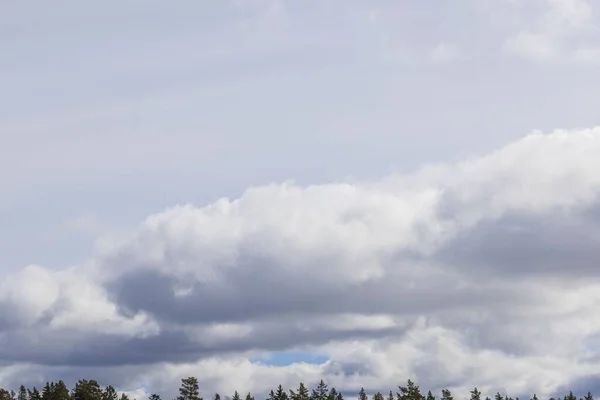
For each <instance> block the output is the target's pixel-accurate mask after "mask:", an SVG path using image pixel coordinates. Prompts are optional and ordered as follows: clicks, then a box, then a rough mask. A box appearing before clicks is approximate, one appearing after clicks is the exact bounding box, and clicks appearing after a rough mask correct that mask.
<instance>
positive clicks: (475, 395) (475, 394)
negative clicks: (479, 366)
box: [469, 388, 481, 400]
mask: <svg viewBox="0 0 600 400" xmlns="http://www.w3.org/2000/svg"><path fill="white" fill-rule="evenodd" d="M469 393H471V399H470V400H481V392H480V391H479V390H477V388H474V389H473V390H471V391H470V392H469Z"/></svg>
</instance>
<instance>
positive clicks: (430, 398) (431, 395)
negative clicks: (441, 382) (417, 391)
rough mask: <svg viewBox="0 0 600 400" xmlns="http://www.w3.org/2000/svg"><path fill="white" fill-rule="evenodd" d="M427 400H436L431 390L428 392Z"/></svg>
mask: <svg viewBox="0 0 600 400" xmlns="http://www.w3.org/2000/svg"><path fill="white" fill-rule="evenodd" d="M426 399H427V400H435V396H434V395H433V394H432V393H431V390H429V391H428V392H427V398H426Z"/></svg>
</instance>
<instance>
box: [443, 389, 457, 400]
mask: <svg viewBox="0 0 600 400" xmlns="http://www.w3.org/2000/svg"><path fill="white" fill-rule="evenodd" d="M442 400H454V397H453V396H452V393H451V392H450V390H448V389H442Z"/></svg>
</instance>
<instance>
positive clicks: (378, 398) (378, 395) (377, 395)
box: [373, 392, 385, 400]
mask: <svg viewBox="0 0 600 400" xmlns="http://www.w3.org/2000/svg"><path fill="white" fill-rule="evenodd" d="M373 400H385V399H384V398H383V395H382V394H381V392H377V393H375V394H374V395H373Z"/></svg>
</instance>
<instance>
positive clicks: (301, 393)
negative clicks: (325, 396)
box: [290, 382, 310, 400]
mask: <svg viewBox="0 0 600 400" xmlns="http://www.w3.org/2000/svg"><path fill="white" fill-rule="evenodd" d="M290 398H291V399H292V400H309V399H310V395H309V393H308V389H307V388H306V386H305V385H304V383H302V382H300V386H299V387H298V391H296V392H294V391H293V390H291V389H290Z"/></svg>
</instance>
